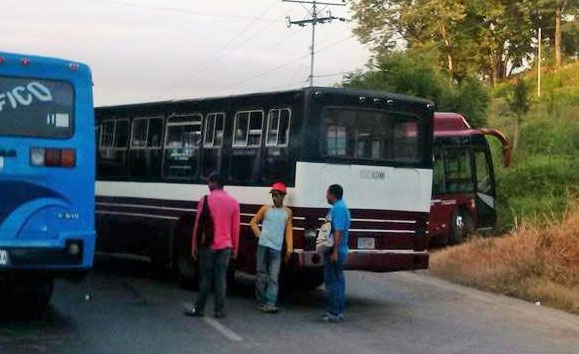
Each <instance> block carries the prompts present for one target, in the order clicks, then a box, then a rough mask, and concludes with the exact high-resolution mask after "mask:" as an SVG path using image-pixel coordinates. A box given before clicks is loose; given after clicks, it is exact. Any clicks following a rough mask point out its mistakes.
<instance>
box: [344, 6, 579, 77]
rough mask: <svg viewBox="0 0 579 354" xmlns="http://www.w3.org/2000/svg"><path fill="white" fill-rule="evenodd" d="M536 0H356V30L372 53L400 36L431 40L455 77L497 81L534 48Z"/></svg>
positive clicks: (411, 41) (410, 43)
mask: <svg viewBox="0 0 579 354" xmlns="http://www.w3.org/2000/svg"><path fill="white" fill-rule="evenodd" d="M535 1H537V0H517V1H515V0H358V1H355V2H354V3H353V5H352V9H353V10H354V18H355V19H356V20H357V21H358V24H357V27H356V29H355V31H354V32H355V34H357V35H358V37H359V38H360V40H361V41H362V42H364V43H370V44H372V50H373V51H374V53H375V54H376V55H380V54H385V53H388V52H390V51H392V50H393V48H395V44H396V41H397V40H398V42H400V41H399V40H400V39H404V40H405V41H406V42H407V47H409V48H414V47H424V46H429V45H430V44H431V43H435V44H436V45H437V46H438V48H439V53H440V56H441V57H440V58H439V60H438V62H440V63H444V66H443V67H445V68H446V70H448V71H449V73H450V74H451V77H452V78H453V79H454V80H456V81H461V80H462V79H463V78H465V77H468V76H470V75H471V74H473V73H476V74H478V75H480V76H481V77H484V78H488V79H490V80H491V81H492V82H493V83H495V82H497V81H498V80H502V79H504V78H505V77H507V76H509V74H510V73H511V71H512V70H513V69H515V68H516V67H520V66H522V65H523V63H524V61H525V59H529V58H530V57H531V55H532V54H533V53H534V49H533V48H532V46H531V43H532V41H531V39H532V38H533V37H534V31H533V25H532V17H531V14H532V11H533V6H534V2H535ZM538 1H541V0H538ZM568 1H569V0H568ZM573 1H576V0H573ZM509 64H511V65H510V66H509Z"/></svg>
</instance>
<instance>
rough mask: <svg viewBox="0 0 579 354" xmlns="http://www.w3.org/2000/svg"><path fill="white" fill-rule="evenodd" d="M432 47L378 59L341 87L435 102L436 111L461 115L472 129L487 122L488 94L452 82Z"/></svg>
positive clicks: (469, 81)
mask: <svg viewBox="0 0 579 354" xmlns="http://www.w3.org/2000/svg"><path fill="white" fill-rule="evenodd" d="M437 57H438V52H437V50H436V49H435V48H432V47H430V48H420V49H418V48H415V49H409V50H408V51H405V52H393V53H390V54H388V55H384V56H381V57H380V58H378V59H377V63H376V65H374V66H373V67H371V68H370V70H369V71H367V72H364V73H362V72H357V73H353V74H350V75H348V76H347V77H346V79H345V81H344V82H343V86H344V87H355V88H366V89H382V90H388V91H392V92H396V93H402V94H407V95H412V96H418V97H423V98H427V99H430V100H432V101H434V102H435V104H436V109H437V110H439V111H449V112H457V113H461V114H463V115H464V116H465V117H467V119H468V120H469V122H470V123H471V125H473V126H474V127H483V126H485V123H486V114H487V108H488V101H489V95H488V92H487V89H486V88H485V87H484V86H483V85H482V84H481V83H480V82H479V81H478V80H476V79H473V78H465V79H464V80H462V81H461V82H460V83H456V82H455V81H453V80H452V79H451V78H450V77H449V75H448V73H446V72H445V71H442V70H441V69H440V68H439V67H438V66H437V65H436V60H437V59H436V58H437Z"/></svg>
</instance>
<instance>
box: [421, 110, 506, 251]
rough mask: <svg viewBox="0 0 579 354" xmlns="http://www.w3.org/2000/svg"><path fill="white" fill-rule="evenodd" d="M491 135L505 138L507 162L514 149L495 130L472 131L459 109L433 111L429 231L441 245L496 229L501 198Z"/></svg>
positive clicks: (502, 141) (504, 146)
mask: <svg viewBox="0 0 579 354" xmlns="http://www.w3.org/2000/svg"><path fill="white" fill-rule="evenodd" d="M486 136H493V137H496V138H498V139H499V140H500V142H501V144H502V149H503V157H504V164H505V166H509V165H510V163H511V147H510V145H509V143H508V141H507V139H506V137H505V136H504V135H503V134H502V133H501V132H499V131H498V130H495V129H473V128H471V126H470V125H469V124H468V122H467V121H466V119H465V118H464V117H463V116H462V115H460V114H457V113H443V112H436V113H434V148H433V155H434V164H433V172H434V175H433V185H432V206H431V208H430V223H429V234H430V238H431V240H432V241H433V242H435V243H437V244H447V243H450V244H457V243H460V242H461V241H463V240H464V239H465V238H466V237H467V236H468V235H469V233H471V232H473V231H475V230H476V231H477V232H483V233H486V232H492V231H493V230H494V228H495V226H496V219H497V213H496V208H497V196H496V186H495V175H494V170H493V163H492V156H491V151H490V148H489V144H488V142H487V140H486Z"/></svg>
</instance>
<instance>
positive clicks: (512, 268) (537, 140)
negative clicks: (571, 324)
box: [430, 63, 579, 314]
mask: <svg viewBox="0 0 579 354" xmlns="http://www.w3.org/2000/svg"><path fill="white" fill-rule="evenodd" d="M524 79H525V80H526V81H527V84H528V85H529V86H530V96H532V97H533V104H532V106H531V110H530V112H529V114H528V115H527V116H526V117H525V119H524V121H523V123H522V126H521V136H520V138H521V140H520V146H519V149H518V150H517V151H516V152H515V158H514V165H513V167H512V168H503V167H502V165H501V164H500V163H497V161H500V160H501V156H500V148H499V146H498V145H497V146H493V147H494V149H493V150H494V155H495V156H494V158H495V168H496V172H497V185H498V197H499V203H500V207H499V231H502V232H503V233H504V235H503V236H500V237H494V238H477V237H475V238H473V239H471V240H469V241H468V242H466V243H465V244H463V245H460V246H456V247H449V248H446V249H444V250H441V251H438V252H435V253H434V254H432V257H431V264H430V268H431V272H432V273H433V274H434V275H437V276H439V277H442V278H445V279H448V280H451V281H455V282H458V283H462V284H466V285H470V286H473V287H477V288H480V289H483V290H488V291H492V292H497V293H501V294H505V295H510V296H516V297H520V298H523V299H527V300H530V301H533V302H537V304H544V305H548V306H553V307H556V308H560V309H563V310H567V311H570V312H573V313H577V314H579V205H578V204H577V200H579V199H577V198H578V196H579V63H575V64H572V65H568V66H566V67H564V68H563V70H561V71H560V72H559V73H549V72H545V76H544V81H543V82H542V86H543V91H542V94H541V97H540V99H537V94H536V92H537V88H536V87H537V86H536V82H535V81H534V80H535V79H536V71H535V72H534V73H532V72H531V73H527V74H525V75H524ZM513 85H514V83H513V82H510V83H504V84H501V85H499V86H498V87H496V88H495V89H494V90H493V92H492V109H491V111H492V113H491V116H490V117H489V124H488V125H489V126H491V127H494V128H498V129H500V130H502V131H503V132H505V133H506V134H507V135H508V136H509V137H510V138H511V139H512V136H513V128H514V117H513V116H512V115H510V114H509V111H508V108H507V107H508V104H507V97H508V95H509V92H510V91H512V90H511V87H512V86H513Z"/></svg>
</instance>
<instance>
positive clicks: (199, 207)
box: [191, 197, 205, 259]
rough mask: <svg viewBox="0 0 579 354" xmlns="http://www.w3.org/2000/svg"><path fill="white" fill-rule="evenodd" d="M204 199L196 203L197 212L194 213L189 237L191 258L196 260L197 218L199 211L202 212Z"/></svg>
mask: <svg viewBox="0 0 579 354" xmlns="http://www.w3.org/2000/svg"><path fill="white" fill-rule="evenodd" d="M204 200H205V197H203V198H201V200H199V203H197V212H196V213H195V225H194V226H193V235H192V237H191V256H192V257H193V258H195V259H197V230H198V228H199V217H200V216H201V210H203V201H204Z"/></svg>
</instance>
